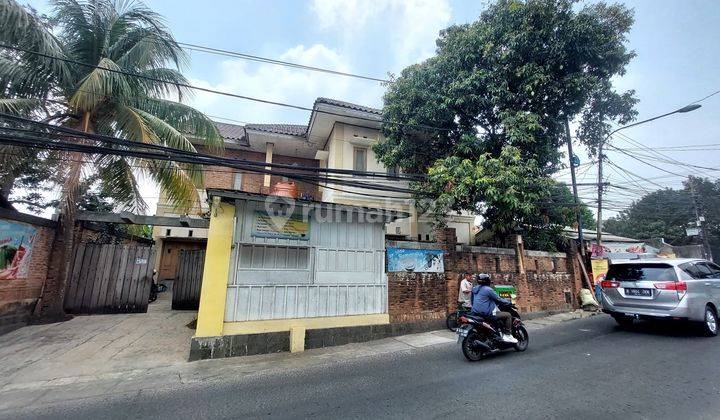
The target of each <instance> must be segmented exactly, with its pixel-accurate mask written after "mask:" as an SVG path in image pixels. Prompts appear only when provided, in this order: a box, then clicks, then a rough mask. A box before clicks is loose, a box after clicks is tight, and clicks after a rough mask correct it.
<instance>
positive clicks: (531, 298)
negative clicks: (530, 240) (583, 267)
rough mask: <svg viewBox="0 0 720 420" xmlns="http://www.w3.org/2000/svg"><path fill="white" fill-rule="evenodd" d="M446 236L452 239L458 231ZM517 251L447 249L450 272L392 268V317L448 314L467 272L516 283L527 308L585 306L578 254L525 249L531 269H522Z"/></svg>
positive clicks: (523, 309) (522, 308) (521, 303)
mask: <svg viewBox="0 0 720 420" xmlns="http://www.w3.org/2000/svg"><path fill="white" fill-rule="evenodd" d="M443 237H447V238H449V239H450V240H452V235H444V236H443ZM424 245H427V244H424ZM406 246H408V247H410V248H412V247H413V246H412V244H408V245H406ZM446 248H447V247H446ZM515 253H516V251H515V250H513V249H504V248H482V247H465V248H463V251H454V250H449V251H447V250H446V251H445V258H444V262H445V272H444V273H388V309H389V314H390V320H391V322H407V321H412V320H418V321H419V320H427V319H438V318H443V317H445V315H446V314H447V313H448V312H449V311H453V310H455V308H456V307H457V297H458V289H459V282H460V276H461V275H462V273H464V272H469V273H471V274H479V273H488V274H490V275H491V276H492V278H493V281H494V283H495V284H496V285H512V286H515V288H516V289H517V300H516V302H515V303H516V305H517V306H518V308H519V309H520V312H521V313H532V312H548V311H550V312H560V311H566V310H570V309H573V308H576V307H578V306H579V305H578V301H577V295H578V292H579V291H580V289H581V288H582V279H581V277H580V271H579V267H578V266H577V262H576V261H575V257H574V255H569V254H563V253H547V252H539V251H524V257H523V261H524V267H525V272H520V265H519V264H518V258H517V256H516V255H515Z"/></svg>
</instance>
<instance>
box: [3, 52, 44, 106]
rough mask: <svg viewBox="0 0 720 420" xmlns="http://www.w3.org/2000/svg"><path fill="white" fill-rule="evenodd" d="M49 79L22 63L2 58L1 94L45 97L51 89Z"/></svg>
mask: <svg viewBox="0 0 720 420" xmlns="http://www.w3.org/2000/svg"><path fill="white" fill-rule="evenodd" d="M49 79H50V78H49V77H48V75H47V74H45V73H43V72H38V71H37V69H35V68H32V67H29V66H27V65H26V64H25V63H23V62H22V61H18V60H11V59H8V58H4V57H0V92H4V93H5V94H6V96H32V97H45V96H46V94H47V92H48V91H49V90H50V88H51V81H50V80H49Z"/></svg>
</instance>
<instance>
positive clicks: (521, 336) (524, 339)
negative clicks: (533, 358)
mask: <svg viewBox="0 0 720 420" xmlns="http://www.w3.org/2000/svg"><path fill="white" fill-rule="evenodd" d="M513 336H515V338H517V340H518V342H517V344H515V346H514V348H515V351H525V350H527V348H528V344H530V336H529V335H528V332H527V330H526V329H525V327H523V326H522V325H521V326H519V327H517V328H515V333H514V334H513Z"/></svg>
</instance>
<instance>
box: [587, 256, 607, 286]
mask: <svg viewBox="0 0 720 420" xmlns="http://www.w3.org/2000/svg"><path fill="white" fill-rule="evenodd" d="M590 264H591V266H592V275H593V281H594V282H595V284H598V283H600V282H601V281H603V280H605V276H606V275H607V272H608V260H606V259H597V260H590Z"/></svg>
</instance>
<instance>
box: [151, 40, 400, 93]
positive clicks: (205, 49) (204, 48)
mask: <svg viewBox="0 0 720 420" xmlns="http://www.w3.org/2000/svg"><path fill="white" fill-rule="evenodd" d="M148 42H154V41H152V40H148ZM178 45H181V46H183V47H185V48H186V49H188V50H191V51H197V52H203V53H208V54H215V55H221V56H225V57H234V58H240V59H243V60H250V61H256V62H259V63H267V64H274V65H278V66H284V67H290V68H296V69H301V70H309V71H315V72H320V73H327V74H334V75H336V76H346V77H354V78H356V79H364V80H371V81H375V82H381V83H392V80H388V79H381V78H379V77H372V76H365V75H361V74H355V73H349V72H344V71H339V70H332V69H327V68H322V67H316V66H308V65H305V64H299V63H293V62H290V61H283V60H276V59H273V58H267V57H261V56H258V55H254V54H247V53H242V52H237V51H229V50H224V49H220V48H213V47H207V46H204V45H198V44H191V43H188V42H178Z"/></svg>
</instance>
